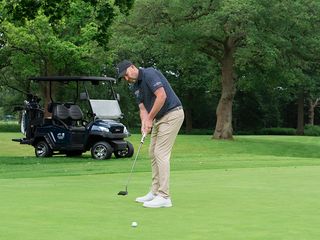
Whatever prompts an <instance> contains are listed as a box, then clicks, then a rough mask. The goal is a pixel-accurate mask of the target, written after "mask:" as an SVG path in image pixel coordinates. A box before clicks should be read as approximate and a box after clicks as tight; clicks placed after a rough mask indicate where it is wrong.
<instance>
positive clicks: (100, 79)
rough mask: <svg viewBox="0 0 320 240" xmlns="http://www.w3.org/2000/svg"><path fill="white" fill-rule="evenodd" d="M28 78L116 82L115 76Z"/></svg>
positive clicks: (50, 80) (35, 78) (48, 80)
mask: <svg viewBox="0 0 320 240" xmlns="http://www.w3.org/2000/svg"><path fill="white" fill-rule="evenodd" d="M29 79H30V80H34V81H39V82H40V81H47V82H69V81H74V82H84V81H90V82H98V81H111V82H116V79H115V78H111V77H92V76H90V77H89V76H50V77H30V78H29Z"/></svg>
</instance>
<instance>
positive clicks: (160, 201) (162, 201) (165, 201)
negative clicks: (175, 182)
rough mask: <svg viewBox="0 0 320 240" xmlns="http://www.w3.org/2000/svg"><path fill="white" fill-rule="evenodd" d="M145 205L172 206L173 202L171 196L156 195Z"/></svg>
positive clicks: (156, 206)
mask: <svg viewBox="0 0 320 240" xmlns="http://www.w3.org/2000/svg"><path fill="white" fill-rule="evenodd" d="M143 206H144V207H147V208H162V207H172V202H171V199H170V198H164V197H161V196H156V197H155V198H154V199H153V200H151V201H148V202H145V203H144V204H143Z"/></svg>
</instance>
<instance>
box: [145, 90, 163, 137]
mask: <svg viewBox="0 0 320 240" xmlns="http://www.w3.org/2000/svg"><path fill="white" fill-rule="evenodd" d="M154 94H155V95H156V100H155V101H154V104H153V107H152V109H151V111H150V112H149V113H148V112H147V110H146V109H145V107H144V105H143V103H140V104H139V108H140V118H141V123H142V131H143V132H144V133H150V131H151V128H152V121H153V119H154V118H155V116H156V115H157V113H158V112H159V111H160V110H161V108H162V107H163V105H164V103H165V101H166V99H167V94H166V92H165V90H164V88H163V87H160V88H158V89H157V90H156V91H155V93H154ZM140 105H142V106H141V107H140Z"/></svg>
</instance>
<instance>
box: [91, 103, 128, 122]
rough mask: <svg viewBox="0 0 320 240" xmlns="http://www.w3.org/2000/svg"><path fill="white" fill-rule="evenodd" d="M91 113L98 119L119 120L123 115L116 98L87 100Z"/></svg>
mask: <svg viewBox="0 0 320 240" xmlns="http://www.w3.org/2000/svg"><path fill="white" fill-rule="evenodd" d="M89 102H90V105H91V109H92V112H93V114H94V115H95V117H96V118H98V119H110V120H119V119H121V118H122V117H123V114H122V112H121V109H120V106H119V103H118V101H117V100H97V99H90V100H89Z"/></svg>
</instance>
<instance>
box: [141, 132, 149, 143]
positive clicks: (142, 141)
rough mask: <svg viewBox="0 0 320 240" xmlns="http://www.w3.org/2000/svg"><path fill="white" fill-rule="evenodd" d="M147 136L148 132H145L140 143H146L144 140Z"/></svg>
mask: <svg viewBox="0 0 320 240" xmlns="http://www.w3.org/2000/svg"><path fill="white" fill-rule="evenodd" d="M146 136H147V134H146V133H143V134H142V138H141V141H140V143H144V140H145V138H146Z"/></svg>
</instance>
